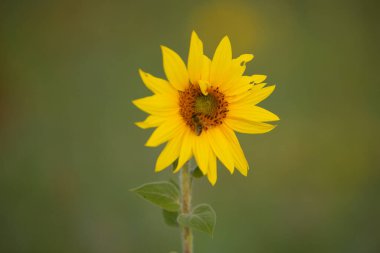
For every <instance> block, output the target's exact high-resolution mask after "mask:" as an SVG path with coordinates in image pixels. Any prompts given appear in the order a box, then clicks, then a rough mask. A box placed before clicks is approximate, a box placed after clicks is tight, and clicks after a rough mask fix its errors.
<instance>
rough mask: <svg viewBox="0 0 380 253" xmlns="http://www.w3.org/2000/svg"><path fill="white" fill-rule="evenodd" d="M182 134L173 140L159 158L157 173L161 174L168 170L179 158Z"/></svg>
mask: <svg viewBox="0 0 380 253" xmlns="http://www.w3.org/2000/svg"><path fill="white" fill-rule="evenodd" d="M181 141H182V134H179V135H178V136H175V137H174V138H173V139H171V140H170V141H169V142H168V143H167V144H166V146H165V148H164V149H163V150H162V152H161V154H160V155H159V156H158V158H157V162H156V168H155V171H156V172H159V171H161V170H163V169H165V168H167V167H168V166H169V165H170V164H172V163H173V162H174V161H175V160H176V159H177V157H178V155H179V151H180V148H181Z"/></svg>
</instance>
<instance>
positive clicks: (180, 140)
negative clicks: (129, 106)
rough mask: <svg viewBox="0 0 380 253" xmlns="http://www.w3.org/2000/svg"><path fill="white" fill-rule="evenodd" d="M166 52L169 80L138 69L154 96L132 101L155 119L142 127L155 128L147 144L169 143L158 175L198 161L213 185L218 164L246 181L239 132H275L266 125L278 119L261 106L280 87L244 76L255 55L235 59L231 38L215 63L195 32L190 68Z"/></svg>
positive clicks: (223, 43) (221, 46)
mask: <svg viewBox="0 0 380 253" xmlns="http://www.w3.org/2000/svg"><path fill="white" fill-rule="evenodd" d="M161 49H162V54H163V64H164V71H165V74H166V77H167V79H168V80H164V79H160V78H157V77H154V76H152V75H150V74H148V73H145V72H144V71H142V70H139V72H140V75H141V78H142V80H143V82H144V84H145V85H146V87H147V88H148V89H150V90H151V91H152V92H153V93H154V94H153V95H152V96H149V97H145V98H141V99H136V100H134V101H133V103H134V104H135V105H136V106H137V107H138V108H140V109H141V110H143V111H145V112H147V113H148V114H150V115H149V116H148V117H147V118H146V120H145V121H143V122H138V123H136V124H137V126H139V127H141V128H143V129H146V128H152V127H156V129H155V131H154V132H153V134H152V135H151V136H150V138H149V140H148V141H147V143H146V144H145V145H146V146H148V147H157V146H159V145H161V144H163V143H165V142H167V144H166V146H165V148H164V149H163V150H162V152H161V154H160V155H159V157H158V159H157V162H156V168H155V170H156V171H161V170H163V169H165V168H167V167H168V166H169V165H170V164H172V163H173V162H174V161H175V160H176V159H178V165H177V168H176V169H175V172H177V171H178V170H179V169H180V168H182V166H183V165H184V164H185V163H186V162H187V161H188V160H189V159H190V158H192V157H194V158H195V161H196V162H197V164H198V167H199V168H200V170H201V171H202V173H203V174H204V175H207V177H208V180H209V181H210V183H211V184H212V185H214V184H215V183H216V180H217V159H219V160H220V161H221V162H222V163H223V164H224V166H225V167H226V168H227V169H228V170H229V171H230V172H231V174H232V173H233V172H234V169H235V168H236V169H237V170H238V171H239V172H240V173H241V174H243V175H244V176H246V175H247V173H248V169H249V166H248V163H247V160H246V158H245V155H244V153H243V150H242V149H241V147H240V144H239V141H238V139H237V137H236V135H235V131H236V132H240V133H249V134H261V133H266V132H268V131H270V130H272V129H273V128H274V127H275V126H273V125H271V124H268V123H265V122H269V121H277V120H279V118H278V117H277V116H276V115H275V114H273V113H271V112H269V111H267V110H265V109H263V108H261V107H258V106H257V104H258V103H259V102H261V101H262V100H264V99H265V98H267V97H268V96H269V95H270V94H271V93H272V92H273V90H274V88H275V86H274V85H272V86H269V87H265V85H266V84H265V83H262V82H263V81H264V80H265V79H266V76H264V75H251V76H245V75H243V73H244V71H245V68H246V67H245V64H246V63H247V62H249V61H251V60H252V59H253V55H252V54H243V55H240V56H239V57H237V58H234V59H233V58H232V50H231V44H230V40H229V39H228V37H227V36H225V37H224V38H223V39H222V41H221V42H220V43H219V45H218V47H217V49H216V51H215V54H214V56H213V58H212V60H210V59H209V58H208V57H207V56H206V55H204V54H203V43H202V41H201V40H200V39H199V38H198V36H197V34H196V33H195V32H193V33H192V36H191V42H190V50H189V56H188V61H187V67H186V65H185V63H184V62H183V61H182V59H181V58H180V57H179V56H178V54H177V53H175V52H174V51H173V50H171V49H169V48H167V47H165V46H161Z"/></svg>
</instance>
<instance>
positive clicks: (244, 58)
mask: <svg viewBox="0 0 380 253" xmlns="http://www.w3.org/2000/svg"><path fill="white" fill-rule="evenodd" d="M252 59H253V55H252V54H242V55H240V56H239V57H238V58H236V59H233V60H232V64H231V67H230V69H229V71H228V73H229V74H228V75H227V76H226V77H225V81H224V84H223V85H222V86H221V90H222V92H226V91H229V90H231V89H235V88H236V84H237V83H238V82H240V79H241V77H242V74H243V73H244V71H245V69H246V63H247V62H249V61H251V60H252ZM226 93H228V92H226Z"/></svg>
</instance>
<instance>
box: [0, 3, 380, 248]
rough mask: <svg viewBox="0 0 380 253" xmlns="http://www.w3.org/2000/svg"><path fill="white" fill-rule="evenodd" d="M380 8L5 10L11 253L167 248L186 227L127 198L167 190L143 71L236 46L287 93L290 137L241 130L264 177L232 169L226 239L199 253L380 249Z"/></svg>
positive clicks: (222, 228) (2, 81)
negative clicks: (151, 141)
mask: <svg viewBox="0 0 380 253" xmlns="http://www.w3.org/2000/svg"><path fill="white" fill-rule="evenodd" d="M378 10H379V4H378V3H377V1H359V0H357V1H347V0H335V1H328V0H322V1H316V0H313V1H312V0H306V1H297V0H287V1H273V0H271V1H268V0H256V1H216V0H215V1H153V0H152V1H116V0H115V1H75V0H70V1H67V0H66V1H64V0H61V1H37V0H35V1H18V0H14V1H7V0H2V1H1V2H0V122H1V124H0V252H57V253H59V252H71V253H75V252H78V253H79V252H91V253H92V252H95V253H96V252H99V253H100V252H115V253H118V252H127V253H145V252H146V253H151V252H157V253H159V252H163V253H167V252H169V251H171V250H177V251H179V249H180V242H179V235H178V231H177V230H176V229H173V228H168V227H166V226H165V225H164V223H163V221H162V219H161V214H160V211H159V210H158V209H157V208H155V207H152V206H150V204H148V203H146V202H144V201H143V200H141V199H140V198H138V197H137V196H136V195H134V194H133V193H131V192H129V191H128V190H129V189H131V188H133V187H135V186H137V185H140V184H142V183H145V182H148V181H154V180H162V179H166V178H169V177H170V176H171V173H170V171H165V172H163V173H160V174H156V173H154V172H153V167H154V163H155V159H156V157H157V155H158V154H159V151H160V149H161V148H154V149H152V148H146V147H144V143H145V141H146V140H147V138H148V136H149V134H150V133H151V131H143V130H141V129H138V128H137V127H136V126H134V124H133V123H134V122H135V121H139V120H142V119H143V118H144V117H145V114H144V113H142V112H141V111H139V110H137V109H136V108H135V107H134V106H133V105H132V103H131V100H133V99H135V98H139V97H143V96H146V95H148V94H150V93H149V91H148V90H147V89H146V88H144V86H143V84H142V82H141V80H140V79H139V76H138V72H137V70H138V68H140V67H141V68H143V69H144V70H146V71H148V72H150V73H152V74H155V75H158V76H163V71H162V66H161V64H162V62H161V53H160V48H159V45H160V44H163V45H167V46H169V47H171V48H173V49H175V50H176V51H178V52H179V53H180V55H181V56H182V57H187V50H188V45H189V38H190V33H191V31H192V30H193V29H195V30H196V31H197V32H198V34H199V36H200V37H201V38H202V39H203V41H204V44H205V49H206V52H207V53H208V54H209V55H210V54H211V53H212V52H213V50H214V49H215V47H216V45H217V43H218V41H219V40H220V39H221V38H222V37H223V36H224V35H226V34H227V35H229V36H230V39H231V41H232V46H233V51H234V56H238V55H239V54H241V53H249V52H253V53H254V54H255V59H254V62H253V63H251V64H249V66H248V70H247V71H248V73H252V74H253V73H257V74H267V75H268V76H269V79H268V81H269V82H270V83H275V84H277V89H276V91H275V93H274V94H273V95H272V96H271V97H270V98H269V99H268V100H267V101H265V102H264V103H262V104H263V106H264V107H265V108H268V109H270V110H272V111H273V112H275V113H277V114H278V115H279V116H280V118H281V121H280V123H279V126H278V128H276V129H275V130H274V131H272V132H270V133H269V134H265V135H249V136H248V135H240V136H239V137H240V140H241V143H242V146H243V148H244V150H245V152H246V155H247V157H248V160H249V163H250V164H251V167H253V168H254V169H253V170H252V171H251V172H250V174H249V176H248V177H247V178H244V177H242V176H240V175H238V173H237V174H235V175H233V176H230V175H228V173H227V172H226V170H225V169H224V168H222V167H220V168H219V179H218V182H217V184H216V186H215V187H211V186H210V185H209V184H208V183H207V182H206V180H204V179H203V180H199V181H197V182H196V183H195V193H194V201H195V202H196V203H202V202H210V203H211V204H212V205H213V206H214V208H215V209H216V212H217V215H218V220H217V226H216V232H215V235H214V238H213V239H211V238H209V237H208V236H207V235H204V234H201V233H196V235H195V236H196V237H195V243H196V246H195V250H196V251H195V252H196V253H198V252H199V253H201V252H218V253H227V252H228V253H231V252H259V253H260V252H265V253H271V252H292V253H297V252H300V253H303V252H308V253H314V252H315V253H319V252H323V253H330V252H331V253H336V252H345V253H348V252H360V253H363V252H364V253H366V252H371V253H372V252H373V253H375V252H380V240H379V238H380V221H379V214H380V203H379V194H380V185H379V183H380V152H379V151H380V149H379V141H380V138H379V130H380V102H379V95H380V88H379V85H380V78H379V69H380V65H379V57H380V54H379V44H380V29H379V23H380V20H379V14H378Z"/></svg>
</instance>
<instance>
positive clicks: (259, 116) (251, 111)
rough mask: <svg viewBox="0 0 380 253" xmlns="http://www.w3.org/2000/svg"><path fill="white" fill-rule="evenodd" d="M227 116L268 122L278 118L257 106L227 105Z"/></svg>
mask: <svg viewBox="0 0 380 253" xmlns="http://www.w3.org/2000/svg"><path fill="white" fill-rule="evenodd" d="M228 109H229V112H228V117H229V118H234V119H243V120H248V121H256V122H268V121H277V120H280V119H279V117H278V116H277V115H276V114H274V113H272V112H270V111H268V110H266V109H264V108H261V107H259V106H251V105H246V106H241V107H238V106H234V105H232V104H231V105H230V106H229V108H228Z"/></svg>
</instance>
